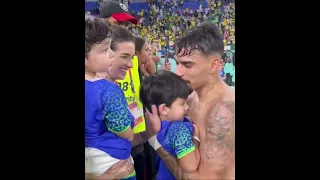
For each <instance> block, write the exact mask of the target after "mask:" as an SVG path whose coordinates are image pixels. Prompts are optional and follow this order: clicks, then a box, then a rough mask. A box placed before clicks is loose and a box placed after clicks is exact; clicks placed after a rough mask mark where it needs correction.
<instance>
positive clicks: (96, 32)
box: [85, 14, 111, 57]
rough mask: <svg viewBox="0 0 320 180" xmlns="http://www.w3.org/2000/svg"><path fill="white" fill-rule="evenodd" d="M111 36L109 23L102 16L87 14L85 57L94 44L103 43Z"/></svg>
mask: <svg viewBox="0 0 320 180" xmlns="http://www.w3.org/2000/svg"><path fill="white" fill-rule="evenodd" d="M106 38H111V32H110V28H109V25H108V24H107V23H106V22H104V21H103V20H102V19H100V18H96V17H94V16H91V15H88V14H86V15H85V57H86V56H87V54H88V52H89V51H90V50H91V47H92V46H93V45H94V44H100V43H102V42H103V41H104V40H105V39H106Z"/></svg>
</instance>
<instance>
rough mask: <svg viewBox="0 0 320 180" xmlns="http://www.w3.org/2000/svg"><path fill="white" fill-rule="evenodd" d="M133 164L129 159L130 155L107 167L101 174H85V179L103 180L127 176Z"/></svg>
mask: <svg viewBox="0 0 320 180" xmlns="http://www.w3.org/2000/svg"><path fill="white" fill-rule="evenodd" d="M133 169H134V166H133V164H132V161H131V157H129V158H128V159H126V160H121V161H119V162H117V163H116V164H114V165H113V166H112V167H111V168H109V169H108V170H107V171H106V172H105V173H103V174H102V175H101V176H94V175H92V174H89V173H87V174H86V180H105V179H122V178H125V177H128V176H129V175H130V172H132V171H133Z"/></svg>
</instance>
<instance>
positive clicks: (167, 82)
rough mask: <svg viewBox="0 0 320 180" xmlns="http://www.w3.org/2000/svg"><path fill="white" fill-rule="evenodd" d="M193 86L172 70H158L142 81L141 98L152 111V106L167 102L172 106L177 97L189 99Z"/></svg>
mask: <svg viewBox="0 0 320 180" xmlns="http://www.w3.org/2000/svg"><path fill="white" fill-rule="evenodd" d="M191 92H192V90H191V88H190V87H189V86H188V85H187V84H186V82H185V81H184V80H183V79H182V78H181V77H179V76H178V75H176V74H175V73H173V72H170V71H163V70H162V71H158V72H156V73H155V74H153V75H151V76H148V77H146V78H145V79H143V80H142V82H141V88H140V100H141V102H142V104H143V105H144V106H145V107H146V108H147V109H148V110H149V111H150V112H151V106H152V105H156V106H157V107H159V105H161V104H165V105H166V106H168V107H170V106H171V105H172V103H173V102H174V101H175V100H176V99H177V98H181V99H187V98H188V96H189V95H190V94H191Z"/></svg>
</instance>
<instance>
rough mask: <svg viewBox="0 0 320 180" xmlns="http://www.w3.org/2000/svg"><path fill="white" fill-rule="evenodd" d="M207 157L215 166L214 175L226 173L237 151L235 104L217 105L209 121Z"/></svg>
mask: <svg viewBox="0 0 320 180" xmlns="http://www.w3.org/2000/svg"><path fill="white" fill-rule="evenodd" d="M204 147H205V155H206V157H203V158H206V159H207V160H210V161H211V162H212V163H213V164H214V167H213V168H214V170H213V173H214V174H219V173H222V172H224V171H225V169H226V168H227V166H228V164H229V163H230V161H232V158H233V157H234V151H235V104H234V102H231V101H229V102H221V103H217V104H216V105H215V106H214V107H213V109H212V111H211V113H210V115H209V119H208V124H207V128H206V142H205V146H204Z"/></svg>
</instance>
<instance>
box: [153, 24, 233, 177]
mask: <svg viewBox="0 0 320 180" xmlns="http://www.w3.org/2000/svg"><path fill="white" fill-rule="evenodd" d="M175 46H176V50H177V51H176V52H177V54H176V61H177V63H178V65H177V74H178V75H180V76H181V77H182V78H183V79H184V80H185V81H186V82H187V83H189V85H190V86H191V87H192V88H193V89H194V90H195V92H196V94H193V95H192V96H193V97H192V96H191V97H190V100H188V101H189V106H190V107H189V112H188V116H189V117H190V119H191V120H192V121H193V123H195V124H196V125H197V126H198V127H199V130H200V140H201V143H200V154H201V161H200V164H199V166H198V170H197V171H196V172H195V173H186V172H182V170H181V167H179V165H178V160H177V159H176V158H175V157H173V156H171V155H170V154H169V153H168V152H166V151H165V150H164V148H163V147H161V145H160V144H159V143H158V141H157V139H156V138H155V137H156V136H154V135H155V134H156V133H157V132H158V131H159V129H160V120H159V117H158V116H157V114H158V113H157V108H156V107H155V106H153V107H152V113H150V112H148V113H147V116H148V117H147V119H148V120H147V131H148V132H147V134H148V136H149V137H151V138H149V143H150V144H151V145H152V147H153V148H154V149H155V150H156V152H157V154H158V155H159V156H160V158H161V159H162V160H163V161H164V162H165V164H166V165H167V167H168V168H169V169H170V171H171V172H172V174H173V175H174V176H175V177H176V179H179V180H180V179H219V180H221V179H226V180H231V179H235V93H234V90H232V89H231V88H230V87H229V86H228V85H226V84H225V83H224V82H223V80H222V79H221V77H220V72H219V68H220V62H221V57H222V54H223V50H224V45H223V41H222V35H221V33H220V32H219V30H218V28H217V27H216V26H215V25H213V24H211V23H207V22H205V23H202V24H201V25H199V26H197V27H195V28H193V29H191V30H189V31H187V32H186V33H185V34H184V35H183V36H182V37H181V38H180V39H179V40H178V41H177V42H176V44H175Z"/></svg>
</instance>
